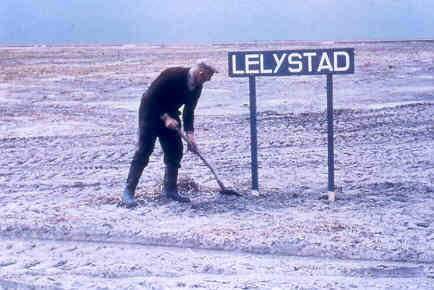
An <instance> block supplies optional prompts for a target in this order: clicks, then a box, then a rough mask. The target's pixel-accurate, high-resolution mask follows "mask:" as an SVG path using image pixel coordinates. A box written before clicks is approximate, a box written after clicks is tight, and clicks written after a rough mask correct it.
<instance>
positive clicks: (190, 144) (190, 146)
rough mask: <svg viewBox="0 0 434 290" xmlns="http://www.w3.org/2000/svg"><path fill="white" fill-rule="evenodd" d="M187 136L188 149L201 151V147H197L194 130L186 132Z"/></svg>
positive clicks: (196, 151) (195, 151) (194, 151)
mask: <svg viewBox="0 0 434 290" xmlns="http://www.w3.org/2000/svg"><path fill="white" fill-rule="evenodd" d="M185 136H186V137H187V140H188V142H187V145H188V147H187V148H188V150H190V151H191V152H193V153H195V154H197V153H199V148H198V147H197V144H196V139H195V138H194V134H193V132H185Z"/></svg>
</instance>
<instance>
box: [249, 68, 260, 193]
mask: <svg viewBox="0 0 434 290" xmlns="http://www.w3.org/2000/svg"><path fill="white" fill-rule="evenodd" d="M249 91H250V150H251V157H252V166H251V167H252V190H253V191H255V192H254V193H255V194H258V188H259V182H258V140H257V132H256V82H255V77H254V76H249Z"/></svg>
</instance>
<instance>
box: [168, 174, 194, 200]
mask: <svg viewBox="0 0 434 290" xmlns="http://www.w3.org/2000/svg"><path fill="white" fill-rule="evenodd" d="M177 181H178V168H176V167H173V166H166V171H165V172H164V185H163V192H164V194H165V195H166V197H167V198H170V199H173V200H176V201H179V202H190V199H189V198H188V197H183V196H181V195H179V193H178V185H177Z"/></svg>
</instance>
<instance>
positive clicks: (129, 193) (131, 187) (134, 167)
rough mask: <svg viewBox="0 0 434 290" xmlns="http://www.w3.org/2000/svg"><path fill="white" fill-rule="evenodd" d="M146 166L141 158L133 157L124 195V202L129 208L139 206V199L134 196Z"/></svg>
mask: <svg viewBox="0 0 434 290" xmlns="http://www.w3.org/2000/svg"><path fill="white" fill-rule="evenodd" d="M137 160H139V161H137ZM144 167H145V166H144V163H143V162H141V160H140V159H139V158H134V159H133V162H132V163H131V167H130V171H129V172H128V178H127V184H126V186H125V189H124V193H123V195H122V202H123V204H124V205H125V206H126V207H127V208H130V207H135V206H137V201H136V199H135V198H134V192H135V191H136V187H137V184H138V183H139V179H140V176H141V175H142V172H143V168H144Z"/></svg>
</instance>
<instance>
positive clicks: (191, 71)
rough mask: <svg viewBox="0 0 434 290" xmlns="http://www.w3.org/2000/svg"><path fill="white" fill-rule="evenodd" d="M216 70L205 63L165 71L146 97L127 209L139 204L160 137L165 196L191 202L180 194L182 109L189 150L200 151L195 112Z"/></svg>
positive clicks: (127, 190) (124, 198) (126, 192)
mask: <svg viewBox="0 0 434 290" xmlns="http://www.w3.org/2000/svg"><path fill="white" fill-rule="evenodd" d="M216 72H217V71H216V69H215V68H214V67H212V66H210V65H208V64H206V63H205V62H199V63H198V64H197V65H195V66H194V67H191V68H185V67H173V68H168V69H166V70H164V71H163V72H162V73H161V74H160V75H159V76H158V77H157V79H155V80H154V81H153V82H152V84H151V86H150V87H149V88H148V90H147V91H146V92H145V93H144V94H143V96H142V100H141V103H140V108H139V136H138V139H139V140H138V148H137V150H136V152H135V154H134V157H133V160H132V162H131V166H130V171H129V173H128V178H127V184H126V186H125V190H124V193H123V196H122V201H123V203H124V204H125V206H127V207H133V206H136V205H137V202H136V199H135V198H134V192H135V190H136V187H137V184H138V182H139V179H140V176H141V175H142V172H143V169H144V168H145V167H146V165H147V164H148V161H149V157H150V155H151V154H152V152H153V150H154V146H155V141H156V139H157V137H158V139H159V141H160V144H161V147H162V149H163V152H164V163H165V165H166V170H165V174H164V185H163V192H164V194H165V195H166V196H167V197H168V198H170V199H173V200H176V201H180V202H189V201H190V199H188V198H187V197H183V196H181V195H179V193H178V189H177V180H178V169H179V168H180V167H181V159H182V152H183V145H182V141H181V137H180V136H179V135H178V132H177V131H176V129H177V128H178V127H180V125H181V120H180V117H179V115H180V114H181V113H180V112H179V111H178V110H179V109H180V108H181V107H182V106H184V110H183V114H182V119H183V123H184V130H185V132H186V136H187V138H188V139H189V142H188V143H189V149H190V150H191V151H193V152H197V150H198V149H197V144H196V141H195V138H194V133H193V132H194V127H193V121H194V110H195V108H196V104H197V102H198V100H199V97H200V94H201V92H202V86H203V84H204V83H205V82H207V81H209V80H210V79H211V77H212V76H213V74H214V73H216Z"/></svg>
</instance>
